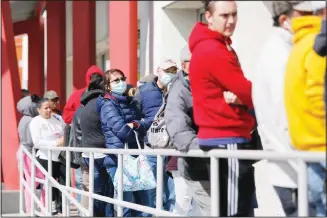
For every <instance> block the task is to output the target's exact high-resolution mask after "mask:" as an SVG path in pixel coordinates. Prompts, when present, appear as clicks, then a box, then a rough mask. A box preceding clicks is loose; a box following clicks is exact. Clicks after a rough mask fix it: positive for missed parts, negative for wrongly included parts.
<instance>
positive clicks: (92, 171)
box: [89, 152, 94, 217]
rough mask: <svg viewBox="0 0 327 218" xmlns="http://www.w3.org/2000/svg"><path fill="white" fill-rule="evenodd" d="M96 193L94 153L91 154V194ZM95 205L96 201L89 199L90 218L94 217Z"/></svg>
mask: <svg viewBox="0 0 327 218" xmlns="http://www.w3.org/2000/svg"><path fill="white" fill-rule="evenodd" d="M93 193H94V154H93V153H92V152H90V153H89V194H90V195H92V194H93ZM93 204H94V199H93V198H92V197H89V216H91V217H92V216H93V212H94V211H93Z"/></svg>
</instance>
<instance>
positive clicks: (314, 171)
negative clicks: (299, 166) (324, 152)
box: [307, 163, 326, 217]
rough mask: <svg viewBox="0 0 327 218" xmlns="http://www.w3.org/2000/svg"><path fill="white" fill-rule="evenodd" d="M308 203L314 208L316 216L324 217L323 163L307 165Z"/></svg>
mask: <svg viewBox="0 0 327 218" xmlns="http://www.w3.org/2000/svg"><path fill="white" fill-rule="evenodd" d="M307 166H308V191H309V193H308V195H309V202H310V203H311V204H312V205H314V206H315V207H316V216H323V217H325V216H326V193H325V190H324V187H325V181H326V172H325V169H324V168H325V167H326V164H325V163H308V164H307Z"/></svg>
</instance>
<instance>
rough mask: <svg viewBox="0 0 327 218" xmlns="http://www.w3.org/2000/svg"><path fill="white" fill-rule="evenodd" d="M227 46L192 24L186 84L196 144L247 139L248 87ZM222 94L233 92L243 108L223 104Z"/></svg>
mask: <svg viewBox="0 0 327 218" xmlns="http://www.w3.org/2000/svg"><path fill="white" fill-rule="evenodd" d="M230 44H231V39H230V38H225V37H224V36H222V35H221V34H219V33H217V32H214V31H212V30H210V29H209V28H208V26H207V25H206V24H203V23H201V22H198V23H197V24H196V25H195V27H194V28H193V30H192V32H191V35H190V38H189V48H190V51H191V53H192V58H191V62H190V84H191V89H192V95H193V103H194V104H193V105H194V106H193V110H194V119H195V122H196V124H197V125H198V126H199V132H198V139H199V142H200V144H205V145H208V146H211V145H210V144H215V143H217V140H216V139H222V140H220V142H218V143H221V144H228V143H242V141H240V140H236V141H235V139H240V138H241V139H245V140H250V139H251V135H250V132H251V130H252V129H253V127H254V118H253V116H252V115H250V113H249V109H252V108H253V103H252V98H251V89H252V84H251V82H250V81H248V80H247V79H246V78H245V77H244V75H243V72H242V69H241V67H240V64H239V62H238V58H237V56H236V54H235V52H234V51H233V50H232V49H231V47H230V46H229V45H230ZM224 91H230V92H233V93H234V94H235V95H236V96H238V98H239V99H240V100H241V101H242V102H243V104H244V106H245V107H240V106H237V105H229V104H227V103H226V102H225V100H224V97H223V92H224ZM233 139H234V141H233ZM210 141H211V143H210ZM213 141H215V142H213ZM222 141H224V142H225V143H223V142H222ZM216 145H217V144H216Z"/></svg>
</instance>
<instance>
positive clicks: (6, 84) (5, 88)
mask: <svg viewBox="0 0 327 218" xmlns="http://www.w3.org/2000/svg"><path fill="white" fill-rule="evenodd" d="M1 24H2V25H1V77H2V78H1V94H2V96H1V108H2V110H1V144H2V154H1V161H2V162H1V163H2V165H1V166H2V173H3V174H2V177H3V180H4V183H5V188H6V189H9V190H17V189H19V176H18V163H17V160H16V152H17V150H18V147H19V139H18V134H17V126H18V120H19V118H20V116H19V113H18V111H17V109H16V104H17V102H18V101H19V99H20V95H21V91H20V90H21V87H20V81H19V73H18V64H17V57H16V48H15V41H14V31H13V24H12V18H11V9H10V2H9V1H2V2H1Z"/></svg>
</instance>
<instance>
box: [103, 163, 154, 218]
mask: <svg viewBox="0 0 327 218" xmlns="http://www.w3.org/2000/svg"><path fill="white" fill-rule="evenodd" d="M116 171H117V166H114V165H108V166H107V172H108V174H109V175H110V177H111V179H112V181H113V180H114V178H115V174H116ZM123 200H124V201H127V202H131V203H135V204H140V205H143V206H149V193H148V191H136V192H123ZM123 217H152V214H148V213H144V212H140V211H135V210H132V209H130V208H123Z"/></svg>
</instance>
